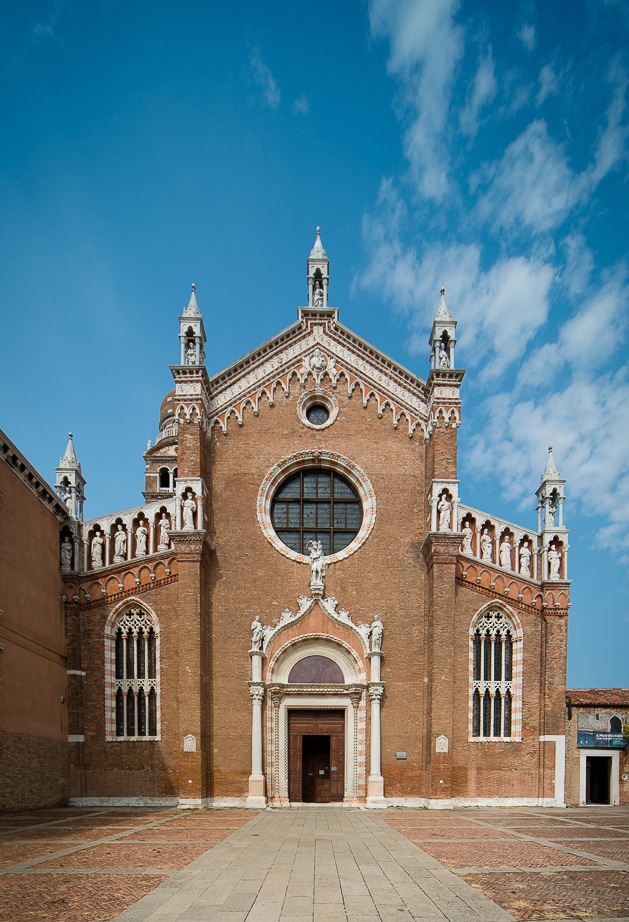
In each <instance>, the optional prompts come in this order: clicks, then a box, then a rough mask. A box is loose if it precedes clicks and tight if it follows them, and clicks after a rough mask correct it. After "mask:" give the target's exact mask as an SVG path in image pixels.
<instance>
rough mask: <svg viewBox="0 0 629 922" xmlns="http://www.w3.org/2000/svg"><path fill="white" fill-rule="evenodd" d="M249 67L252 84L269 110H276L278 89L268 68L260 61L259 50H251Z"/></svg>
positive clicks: (278, 102)
mask: <svg viewBox="0 0 629 922" xmlns="http://www.w3.org/2000/svg"><path fill="white" fill-rule="evenodd" d="M249 67H250V68H251V74H252V76H253V82H254V83H255V85H256V86H257V87H258V89H259V90H261V91H262V95H263V96H264V99H265V101H266V104H267V106H269V108H270V109H277V108H278V107H279V104H280V88H279V86H278V85H277V80H276V79H275V77H274V76H273V74H272V73H271V70H270V68H269V67H268V66H267V65H266V64H265V63H264V61H263V60H262V55H261V54H260V49H259V48H253V49H252V51H251V53H250V55H249Z"/></svg>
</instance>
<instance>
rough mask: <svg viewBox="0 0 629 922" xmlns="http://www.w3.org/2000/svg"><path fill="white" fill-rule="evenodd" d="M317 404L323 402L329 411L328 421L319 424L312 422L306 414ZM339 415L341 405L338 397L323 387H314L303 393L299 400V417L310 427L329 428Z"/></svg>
mask: <svg viewBox="0 0 629 922" xmlns="http://www.w3.org/2000/svg"><path fill="white" fill-rule="evenodd" d="M316 404H317V405H318V404H321V405H322V406H324V407H325V408H326V409H327V411H328V413H329V416H328V418H327V419H326V421H325V422H324V423H320V424H319V425H316V424H315V423H311V422H310V420H309V419H308V417H307V415H306V414H307V412H308V410H309V409H310V407H312V406H314V405H316ZM338 415H339V405H338V403H337V401H336V397H334V395H333V394H330V393H328V392H327V391H324V390H323V388H321V387H314V388H312V390H309V391H306V392H305V393H304V394H302V395H301V397H300V398H299V400H298V402H297V416H298V417H299V421H300V422H301V423H303V425H304V426H306V427H307V428H308V429H315V430H316V429H327V428H329V426H331V425H332V423H333V422H334V421H335V420H336V418H337V416H338Z"/></svg>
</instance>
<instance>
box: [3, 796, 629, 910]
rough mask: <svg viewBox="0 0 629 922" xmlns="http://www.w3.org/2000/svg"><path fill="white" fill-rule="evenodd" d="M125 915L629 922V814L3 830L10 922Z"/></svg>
mask: <svg viewBox="0 0 629 922" xmlns="http://www.w3.org/2000/svg"><path fill="white" fill-rule="evenodd" d="M492 901H494V902H492ZM500 907H502V908H500ZM114 918H116V919H118V920H119V922H200V920H201V919H203V920H210V919H211V920H215V922H221V920H232V922H239V920H247V922H275V920H282V922H284V920H286V922H288V920H295V922H308V920H313V922H336V920H343V922H363V920H367V922H368V920H372V919H374V920H375V919H381V920H389V919H396V920H397V919H399V920H421V922H436V920H444V919H446V920H451V922H474V920H476V922H493V920H496V922H498V920H508V919H518V920H527V922H533V920H549V919H553V920H556V922H560V920H592V919H597V920H599V922H608V920H611V919H614V920H615V922H619V920H623V919H624V920H626V922H629V810H627V809H624V808H614V809H613V810H612V809H606V808H593V809H588V808H585V809H578V810H540V809H537V808H529V809H517V810H516V809H493V810H490V809H477V808H474V809H468V810H456V811H448V812H447V813H442V812H440V811H428V810H419V811H417V810H408V809H395V808H393V809H389V810H387V811H384V812H383V813H380V812H379V811H378V812H371V811H363V810H352V809H350V810H347V809H344V810H343V809H338V808H321V809H318V808H313V809H299V808H291V809H289V810H270V811H264V812H261V813H259V814H256V813H255V812H253V811H245V810H236V809H234V810H199V811H191V812H187V811H186V812H185V813H182V812H181V811H177V810H175V809H172V810H169V809H161V808H159V809H157V808H153V809H143V810H142V809H137V810H133V809H128V808H117V809H116V808H114V809H102V810H80V809H76V808H75V809H65V810H63V809H60V810H56V811H54V810H51V811H38V812H37V813H31V814H23V815H20V816H16V817H6V816H5V817H0V922H27V920H28V922H33V920H39V922H106V920H111V919H114Z"/></svg>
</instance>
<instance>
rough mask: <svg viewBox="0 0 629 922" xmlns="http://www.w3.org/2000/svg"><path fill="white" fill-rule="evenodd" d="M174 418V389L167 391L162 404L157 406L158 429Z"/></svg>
mask: <svg viewBox="0 0 629 922" xmlns="http://www.w3.org/2000/svg"><path fill="white" fill-rule="evenodd" d="M174 418H175V391H174V390H173V391H169V392H168V393H167V394H166V396H165V397H164V399H163V400H162V405H161V406H160V408H159V428H160V431H161V430H162V429H163V428H164V426H166V425H168V423H169V422H170V421H171V420H172V419H174Z"/></svg>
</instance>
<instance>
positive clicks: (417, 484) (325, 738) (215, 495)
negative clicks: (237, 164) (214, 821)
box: [2, 229, 569, 807]
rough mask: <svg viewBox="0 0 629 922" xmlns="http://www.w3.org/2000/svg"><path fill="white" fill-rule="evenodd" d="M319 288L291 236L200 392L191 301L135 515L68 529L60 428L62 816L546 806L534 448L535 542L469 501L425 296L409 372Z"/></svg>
mask: <svg viewBox="0 0 629 922" xmlns="http://www.w3.org/2000/svg"><path fill="white" fill-rule="evenodd" d="M307 252H308V251H307V249H306V252H305V254H304V255H306V254H307ZM329 279H330V265H329V261H328V257H327V254H326V252H325V249H324V247H323V244H322V241H321V236H320V233H319V230H318V229H317V233H316V237H315V241H314V245H313V247H312V250H311V251H310V255H309V257H308V258H307V260H306V278H305V279H304V282H305V286H304V289H305V293H304V299H303V300H304V301H305V304H304V306H301V307H298V308H297V311H296V319H295V320H294V322H293V323H292V325H290V326H287V328H285V329H284V330H283V331H282V332H281V333H280V334H278V335H276V336H273V335H271V337H270V338H269V339H268V340H267V341H266V342H264V343H263V344H262V345H260V346H259V348H257V349H255V350H254V351H252V352H251V353H249V354H248V355H245V356H244V357H242V358H240V359H238V360H237V361H235V362H234V363H233V364H232V365H231V366H229V367H228V368H226V369H225V370H223V371H221V372H219V373H218V374H216V375H214V376H213V377H210V376H209V375H208V372H207V370H206V364H205V363H206V355H205V346H206V334H205V328H204V322H203V316H202V312H201V309H200V306H199V304H201V306H202V302H203V298H202V293H201V292H199V302H197V292H196V291H195V289H194V287H193V289H192V293H191V295H190V298H189V301H188V304H187V306H186V307H185V308H182V309H181V312H180V316H179V317H178V324H177V311H176V310H174V311H173V324H172V329H171V330H170V331H168V330H167V331H165V334H164V335H166V336H171V337H172V356H173V365H172V366H171V371H172V376H173V389H172V390H171V391H170V392H169V393H167V394H166V395H165V396H164V399H163V401H162V404H161V406H160V407H155V433H154V438H153V439H152V441H151V442H150V443H149V446H148V448H147V450H146V452H145V455H144V457H145V462H146V480H145V483H144V484H138V496H139V497H140V495H141V493H140V491H141V490H142V487H143V488H144V489H143V501H142V502H141V503H140V504H139V505H138V506H137V507H136V508H133V509H126V510H123V511H112V512H110V513H108V514H106V515H101V516H99V517H98V518H95V519H90V520H85V519H84V518H83V501H84V492H85V491H84V487H85V479H84V474H83V471H82V470H81V466H80V463H79V461H78V460H77V457H76V454H75V449H74V443H73V440H72V438H70V439H69V441H68V445H67V448H66V451H65V454H64V456H63V458H62V459H61V461H60V463H59V466H58V468H57V470H56V481H55V484H54V493H53V494H52V495H51V496H49V497H48V505H49V512H48V513H47V515H48V518H49V520H50V522H49V525H50V530H51V534H52V533H53V532H54V534H55V535H58V534H60V539H59V540H60V551H59V547H58V546H57V547H56V548H55V550H54V553H55V554H56V555H57V560H58V563H57V568H58V570H59V568H60V576H59V575H57V576H56V577H55V579H56V580H57V583H56V584H54V587H53V591H54V594H55V598H56V599H61V602H59V606H60V608H62V610H63V619H64V625H65V673H64V676H63V679H64V682H65V684H64V686H63V687H62V688H61V689H60V695H59V697H62V696H63V697H64V699H65V701H64V704H63V709H64V710H63V714H64V718H63V719H64V720H65V722H66V723H65V724H64V726H63V735H64V744H65V741H66V740H67V741H68V742H67V746H68V748H69V771H68V776H67V791H66V794H67V800H68V802H69V803H71V804H76V805H101V804H102V805H110V804H174V805H179V806H204V805H245V804H246V805H249V806H255V807H263V806H266V805H269V806H286V807H288V806H290V804H293V803H304V802H310V803H328V802H336V803H339V804H341V803H342V804H350V805H364V806H368V807H382V806H387V805H395V804H407V805H416V806H432V807H448V806H460V805H474V804H496V805H508V804H513V805H523V804H531V805H562V804H563V803H564V800H565V793H564V775H565V761H566V759H565V755H566V754H565V710H566V709H565V691H566V642H567V620H568V609H569V583H568V533H567V529H566V527H565V525H564V496H565V491H564V486H565V481H564V480H563V479H562V477H561V474H560V472H559V470H558V469H557V466H556V464H555V459H554V458H553V453H552V451H549V453H548V456H547V457H546V458H541V459H540V475H541V479H540V485H539V489H538V491H537V496H536V497H535V496H532V497H531V506H532V507H533V505H536V506H537V510H538V512H537V522H536V524H535V527H534V528H533V529H531V528H530V527H523V526H520V525H517V524H514V523H512V522H506V521H503V520H500V519H499V518H497V517H496V516H495V515H493V514H492V513H491V511H482V510H480V509H478V508H476V507H475V506H474V505H472V504H471V503H473V497H470V496H468V495H467V492H466V488H465V483H464V482H459V479H458V467H457V433H458V429H459V426H460V425H464V407H462V403H461V385H462V381H463V378H464V371H463V369H462V368H461V367H460V365H459V363H458V359H459V355H458V353H457V351H456V345H457V322H456V320H455V319H454V316H453V314H452V313H451V312H450V309H449V307H448V305H447V303H446V297H445V292H444V291H442V292H441V295H440V294H439V292H438V291H437V292H436V293H435V305H434V322H433V325H432V332H431V335H430V341H429V343H427V346H426V356H425V364H426V378H425V379H422V378H419V377H417V376H416V375H415V374H414V373H412V372H410V371H408V370H407V369H406V368H404V367H402V366H401V365H399V364H397V363H396V362H394V361H393V360H392V359H390V358H389V357H388V356H386V355H384V354H383V353H382V352H380V351H379V350H378V348H377V347H376V346H373V345H370V344H369V343H367V342H365V341H364V340H362V339H361V338H360V337H359V336H357V335H355V334H354V333H352V332H351V330H349V329H347V328H346V327H345V326H343V324H342V322H341V311H340V310H339V308H338V307H334V306H331V305H332V303H333V302H332V300H331V298H330V295H329ZM331 290H332V289H330V291H331ZM306 293H307V295H306ZM298 297H299V293H296V300H297V298H298ZM184 303H185V299H184ZM453 308H454V310H455V307H454V306H453ZM293 318H295V312H294V308H293V307H290V306H289V307H287V324H290V323H291V321H292V320H293ZM270 332H271V331H270ZM7 451H8V452H9V453H10V448H9V449H7ZM5 460H7V464H8V459H7V458H5ZM18 468H19V464H13V467H12V476H15V477H18V478H19V477H22V480H24V477H25V475H24V473H23V471H22V472H21V473H20V470H19V469H18ZM86 473H88V472H86ZM23 486H24V489H29V487H28V484H26V483H24V484H23ZM3 489H4V487H3ZM60 501H63V502H62V503H61V502H60ZM60 509H62V510H63V513H62V514H61V513H60ZM66 509H67V514H66V512H65V510H66ZM9 552H10V551H9V550H7V553H9ZM59 565H60V566H59ZM53 583H54V581H53ZM5 646H6V643H5ZM7 652H8V651H7V650H6V649H5V650H4V651H3V653H2V656H3V657H5V656H6V654H7ZM5 662H6V660H5ZM57 700H58V699H57ZM12 732H13V731H12ZM17 736H18V737H19V736H20V734H17ZM14 744H15V752H14V755H13V759H14V764H18V763H19V759H20V745H21V743H20V740H19V739H18V738H17V737H16V739H15V740H14ZM29 745H30V747H31V751H32V749H33V746H35V748H36V743H33V742H32V741H31V743H30V744H29ZM24 746H26V742H24ZM16 796H18V795H17V794H16Z"/></svg>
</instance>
